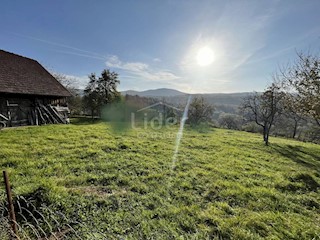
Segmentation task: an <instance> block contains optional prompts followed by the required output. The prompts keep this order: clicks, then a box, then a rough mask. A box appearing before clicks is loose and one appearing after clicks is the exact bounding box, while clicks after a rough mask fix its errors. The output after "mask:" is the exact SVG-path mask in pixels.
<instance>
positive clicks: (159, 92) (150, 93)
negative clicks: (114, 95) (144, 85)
mask: <svg viewBox="0 0 320 240" xmlns="http://www.w3.org/2000/svg"><path fill="white" fill-rule="evenodd" d="M121 94H122V95H132V96H135V95H138V96H140V97H173V96H183V95H187V93H184V92H180V91H178V90H175V89H170V88H159V89H151V90H146V91H141V92H139V91H134V90H128V91H123V92H121Z"/></svg>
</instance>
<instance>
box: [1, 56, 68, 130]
mask: <svg viewBox="0 0 320 240" xmlns="http://www.w3.org/2000/svg"><path fill="white" fill-rule="evenodd" d="M70 96H71V94H70V92H69V91H68V90H67V89H66V88H65V87H64V86H62V85H61V84H60V83H59V82H58V81H57V80H56V79H55V78H54V77H53V76H52V75H51V74H50V73H49V72H48V71H47V70H46V69H45V68H44V67H42V66H41V65H40V64H39V63H38V62H37V61H36V60H33V59H30V58H27V57H23V56H19V55H16V54H14V53H10V52H6V51H3V50H0V128H1V127H10V126H21V125H41V124H48V123H67V114H66V113H67V111H68V108H67V98H68V97H70Z"/></svg>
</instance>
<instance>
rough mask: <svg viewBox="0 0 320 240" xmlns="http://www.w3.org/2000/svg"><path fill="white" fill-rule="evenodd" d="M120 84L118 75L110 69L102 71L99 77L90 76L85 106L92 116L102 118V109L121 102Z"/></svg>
mask: <svg viewBox="0 0 320 240" xmlns="http://www.w3.org/2000/svg"><path fill="white" fill-rule="evenodd" d="M119 83H120V81H119V79H118V74H117V73H115V72H111V71H110V70H108V69H105V70H103V71H102V73H101V76H100V77H97V76H96V74H94V73H92V74H91V75H89V83H88V85H87V87H86V88H85V90H84V105H85V106H86V107H87V108H88V109H90V112H91V116H92V117H94V115H95V114H96V115H98V116H100V114H101V111H100V110H101V107H102V106H104V105H106V104H110V103H112V102H115V101H118V100H120V96H121V95H120V93H119V92H118V91H117V86H118V84H119Z"/></svg>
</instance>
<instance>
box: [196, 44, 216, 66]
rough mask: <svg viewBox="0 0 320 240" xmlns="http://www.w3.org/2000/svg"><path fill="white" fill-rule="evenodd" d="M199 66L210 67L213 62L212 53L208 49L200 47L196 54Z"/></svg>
mask: <svg viewBox="0 0 320 240" xmlns="http://www.w3.org/2000/svg"><path fill="white" fill-rule="evenodd" d="M196 60H197V63H198V65H199V66H207V65H210V64H211V63H212V62H213V61H214V53H213V51H212V49H211V48H209V47H202V48H200V49H199V50H198V52H197V57H196Z"/></svg>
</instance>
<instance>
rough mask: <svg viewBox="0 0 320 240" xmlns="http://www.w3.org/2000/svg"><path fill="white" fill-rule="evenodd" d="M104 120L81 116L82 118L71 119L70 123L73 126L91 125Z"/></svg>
mask: <svg viewBox="0 0 320 240" xmlns="http://www.w3.org/2000/svg"><path fill="white" fill-rule="evenodd" d="M101 122H102V120H101V119H100V118H98V117H94V118H92V117H87V116H81V117H72V118H71V119H70V123H71V124H73V125H91V124H96V123H101Z"/></svg>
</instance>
